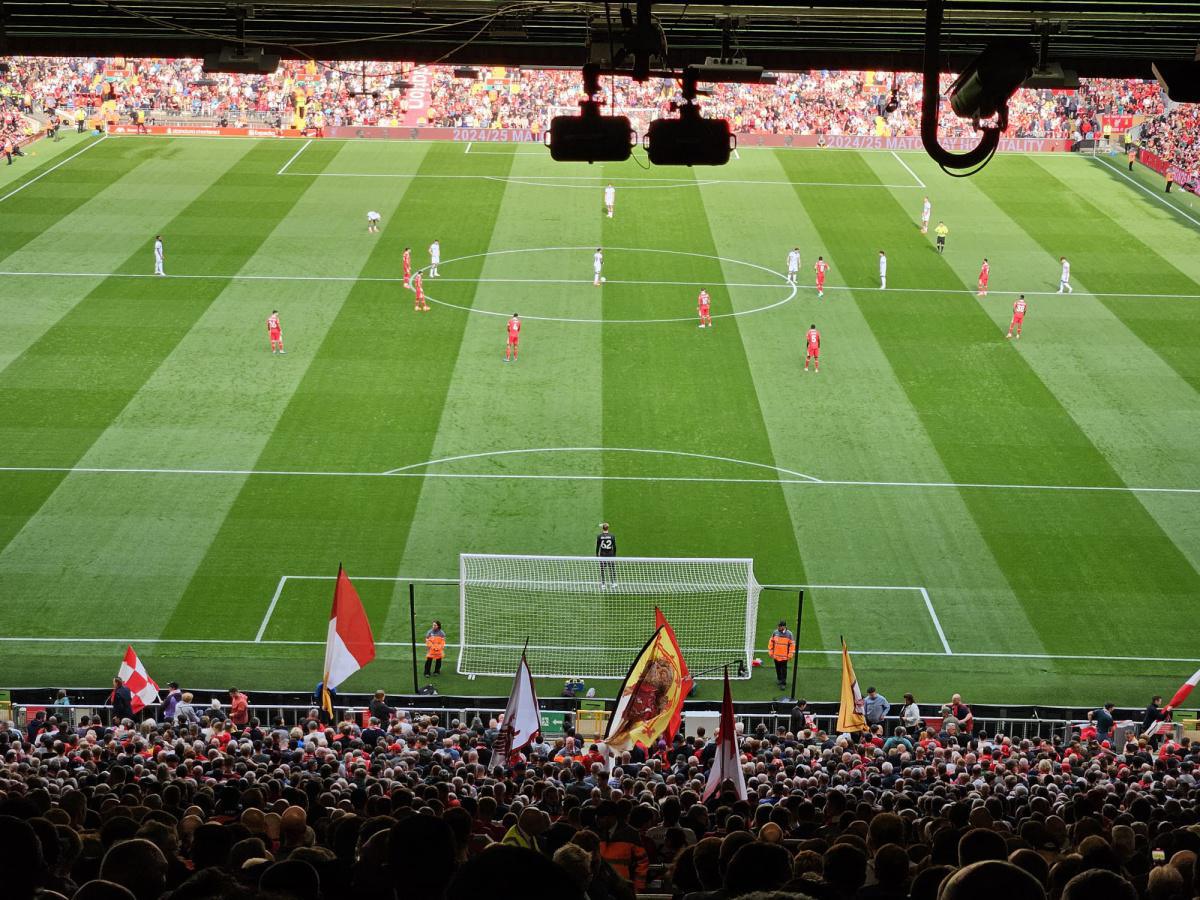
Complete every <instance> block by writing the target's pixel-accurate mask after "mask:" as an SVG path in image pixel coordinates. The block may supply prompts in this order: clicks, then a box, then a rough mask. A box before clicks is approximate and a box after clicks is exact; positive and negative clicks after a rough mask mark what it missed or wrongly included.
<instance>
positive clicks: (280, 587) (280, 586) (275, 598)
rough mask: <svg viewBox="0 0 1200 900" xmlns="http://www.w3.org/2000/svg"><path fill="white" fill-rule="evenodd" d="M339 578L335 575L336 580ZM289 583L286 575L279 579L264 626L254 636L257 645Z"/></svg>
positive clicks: (259, 627) (264, 618) (264, 617)
mask: <svg viewBox="0 0 1200 900" xmlns="http://www.w3.org/2000/svg"><path fill="white" fill-rule="evenodd" d="M336 577H337V576H336V575H335V576H334V578H336ZM286 582H287V576H286V575H284V576H283V577H282V578H280V579H279V584H277V585H275V596H273V597H272V598H271V605H270V606H268V607H267V613H266V615H264V616H263V620H262V624H261V625H259V626H258V634H256V635H254V642H255V643H256V644H258V643H261V642H262V638H263V635H264V634H265V633H266V631H267V623H268V622H270V621H271V615H272V614H273V613H274V612H275V604H276V603H278V602H279V595H280V594H282V593H283V586H284V584H285V583H286Z"/></svg>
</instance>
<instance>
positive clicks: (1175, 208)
mask: <svg viewBox="0 0 1200 900" xmlns="http://www.w3.org/2000/svg"><path fill="white" fill-rule="evenodd" d="M1099 162H1100V164H1101V165H1103V166H1104V167H1106V168H1108V169H1110V170H1112V171H1113V172H1116V173H1117V174H1118V175H1120V176H1121V177H1122V178H1124V179H1125V180H1126V181H1128V182H1129V183H1130V184H1132V185H1133V186H1134V187H1135V188H1137V189H1138V190H1140V191H1145V192H1146V193H1147V194H1149V195H1150V196H1151V197H1153V198H1154V199H1155V200H1157V201H1158V202H1159V203H1161V204H1162V205H1163V206H1165V207H1167V208H1168V209H1170V210H1171V211H1172V212H1177V213H1179V214H1180V215H1181V216H1183V217H1184V218H1185V219H1187V220H1188V221H1189V222H1191V223H1192V224H1193V225H1200V220H1197V219H1194V218H1192V216H1190V215H1188V214H1187V213H1185V212H1184V211H1183V210H1182V209H1180V208H1179V207H1178V206H1175V205H1174V204H1172V203H1168V202H1167V201H1166V200H1165V199H1163V197H1162V196H1160V195H1159V194H1156V193H1154V191H1152V190H1150V188H1148V187H1146V186H1145V185H1144V184H1142V183H1141V182H1140V181H1138V180H1137V179H1134V178H1130V177H1129V176H1128V175H1126V174H1125V173H1124V172H1122V171H1121V170H1120V169H1119V168H1117V167H1116V166H1114V165H1112V164H1110V163H1109V162H1108V161H1107V160H1104V159H1101V160H1099Z"/></svg>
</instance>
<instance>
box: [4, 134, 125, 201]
mask: <svg viewBox="0 0 1200 900" xmlns="http://www.w3.org/2000/svg"><path fill="white" fill-rule="evenodd" d="M107 140H108V135H107V134H106V135H103V136H102V137H100V138H99V139H98V140H95V141H92V142H91V143H90V144H88V145H87V146H86V147H84V148H83V149H82V150H76V151H75V152H74V153H72V154H71V155H70V156H68V157H67V158H66V159H64V160H62V161H61V162H57V163H55V164H54V165H52V166H51V167H50V168H48V169H47V170H46V171H45V172H42V173H40V174H38V175H35V176H34V177H33V178H30V179H29V180H28V181H26V182H25V183H24V184H22V185H20V186H19V187H15V188H13V189H12V190H11V191H9V192H8V193H7V194H5V195H4V196H3V197H0V203H3V202H4V201H5V200H7V199H8V198H9V197H11V196H13V195H14V194H19V193H21V191H23V190H25V188H27V187H29V186H30V185H31V184H37V182H39V181H41V180H42V179H43V178H45V177H46V176H47V175H49V174H50V173H51V172H53V171H54V170H55V169H61V168H62V167H63V166H65V165H66V164H67V163H69V162H70V161H71V160H73V159H74V158H75V157H77V156H82V155H83V154H85V153H87V152H88V151H89V150H91V149H92V148H93V147H95V146H96V145H97V144H103V143H104V142H105V141H107Z"/></svg>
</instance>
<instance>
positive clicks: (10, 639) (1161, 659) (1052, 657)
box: [0, 576, 1200, 664]
mask: <svg viewBox="0 0 1200 900" xmlns="http://www.w3.org/2000/svg"><path fill="white" fill-rule="evenodd" d="M292 577H296V576H292ZM360 580H365V579H359V578H356V579H355V581H360ZM389 580H390V579H389ZM404 580H405V581H417V580H418V579H416V578H406V579H404ZM0 643H6V644H185V645H186V644H197V645H205V644H226V645H243V644H244V645H250V646H254V645H257V646H259V647H323V646H325V642H324V641H253V640H250V639H227V638H153V637H139V638H129V637H122V638H107V637H19V636H13V635H0ZM375 645H376V646H377V647H411V646H420V645H419V644H416V645H414V644H413V643H411V642H409V641H376V642H375ZM756 652H759V653H761V652H763V651H762V650H761V649H760V650H757V651H756ZM796 652H797V653H799V654H805V655H820V656H840V655H841V653H842V651H841V650H797V651H796ZM854 653H855V655H856V656H891V657H900V658H907V657H930V656H932V657H942V658H944V657H945V656H946V654H945V653H939V652H935V651H930V650H855V651H854ZM954 657H955V659H963V658H970V659H1034V660H1046V661H1056V660H1069V661H1076V662H1117V663H1122V662H1134V663H1193V664H1194V663H1196V662H1198V661H1200V660H1197V659H1196V657H1192V656H1083V655H1075V654H1054V653H955V654H954Z"/></svg>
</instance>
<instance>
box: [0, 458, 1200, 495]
mask: <svg viewBox="0 0 1200 900" xmlns="http://www.w3.org/2000/svg"><path fill="white" fill-rule="evenodd" d="M423 465H428V463H416V464H414V466H413V467H416V468H419V467H420V466H423ZM748 465H754V466H763V465H764V464H763V463H748ZM768 468H769V467H768ZM0 472H12V473H21V472H63V473H66V474H69V475H216V476H220V475H236V476H248V475H263V476H271V477H289V476H296V477H307V478H444V479H449V480H454V479H461V480H466V481H472V480H474V481H487V480H495V481H646V482H653V483H659V482H697V483H701V484H752V485H759V484H764V485H784V486H790V485H803V486H807V487H812V488H819V487H894V488H915V489H923V488H935V489H947V490H965V489H978V490H1006V491H1077V492H1079V493H1113V494H1184V495H1200V488H1184V487H1129V486H1116V485H1111V486H1110V485H1087V484H989V483H983V482H956V481H851V480H847V479H826V478H821V479H815V478H813V477H812V476H810V475H805V476H803V477H798V478H709V477H705V476H700V475H697V476H665V475H664V476H659V475H528V474H521V473H497V472H410V471H403V472H336V471H329V472H321V471H300V470H288V469H173V468H154V467H148V466H147V467H138V468H122V467H101V466H0Z"/></svg>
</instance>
